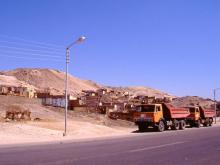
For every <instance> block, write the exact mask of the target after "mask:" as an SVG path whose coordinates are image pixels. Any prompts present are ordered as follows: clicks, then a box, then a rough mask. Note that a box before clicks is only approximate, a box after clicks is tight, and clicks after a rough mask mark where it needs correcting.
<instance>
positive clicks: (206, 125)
mask: <svg viewBox="0 0 220 165" xmlns="http://www.w3.org/2000/svg"><path fill="white" fill-rule="evenodd" d="M203 126H204V127H208V126H209V119H206V120H205V123H204V124H203Z"/></svg>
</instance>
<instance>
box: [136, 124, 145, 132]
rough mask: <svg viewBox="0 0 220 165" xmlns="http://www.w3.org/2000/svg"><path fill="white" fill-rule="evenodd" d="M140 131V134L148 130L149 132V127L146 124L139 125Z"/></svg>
mask: <svg viewBox="0 0 220 165" xmlns="http://www.w3.org/2000/svg"><path fill="white" fill-rule="evenodd" d="M138 130H139V131H140V132H144V131H146V130H147V125H146V124H144V123H141V124H138Z"/></svg>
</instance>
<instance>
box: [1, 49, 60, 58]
mask: <svg viewBox="0 0 220 165" xmlns="http://www.w3.org/2000/svg"><path fill="white" fill-rule="evenodd" d="M1 51H3V53H14V54H23V55H29V56H31V55H33V56H42V57H53V58H60V59H63V58H62V57H61V56H55V55H47V54H39V53H29V52H19V51H8V50H0V53H1Z"/></svg>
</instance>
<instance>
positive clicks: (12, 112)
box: [5, 105, 31, 121]
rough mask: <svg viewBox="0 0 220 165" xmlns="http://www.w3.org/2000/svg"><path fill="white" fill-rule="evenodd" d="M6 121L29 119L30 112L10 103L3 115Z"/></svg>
mask: <svg viewBox="0 0 220 165" xmlns="http://www.w3.org/2000/svg"><path fill="white" fill-rule="evenodd" d="M5 119H6V121H10V120H13V121H21V120H23V121H27V120H31V112H30V111H29V110H26V109H22V108H21V107H19V106H17V105H11V106H9V107H8V110H7V111H6V115H5Z"/></svg>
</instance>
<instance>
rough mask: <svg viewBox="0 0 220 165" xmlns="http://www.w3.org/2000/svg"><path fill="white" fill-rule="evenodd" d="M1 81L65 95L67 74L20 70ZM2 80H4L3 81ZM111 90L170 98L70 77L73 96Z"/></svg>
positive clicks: (4, 74) (5, 74)
mask: <svg viewBox="0 0 220 165" xmlns="http://www.w3.org/2000/svg"><path fill="white" fill-rule="evenodd" d="M0 73H1V74H0V76H1V77H0V80H1V82H2V84H7V85H9V84H10V83H11V84H12V85H13V84H17V85H18V84H26V85H27V84H28V85H32V86H34V87H36V88H37V89H39V90H45V89H50V91H52V93H53V94H63V93H64V80H65V73H64V72H61V71H58V70H53V69H37V68H35V69H34V68H18V69H15V70H10V71H1V72H0ZM1 78H2V79H1ZM103 87H104V88H111V89H113V90H117V91H120V92H125V91H126V92H127V91H128V92H129V93H130V94H133V95H134V96H136V95H148V96H156V97H163V96H169V94H167V93H165V92H161V91H159V90H156V89H152V88H147V87H107V86H102V85H98V84H97V83H95V82H93V81H90V80H82V79H79V78H76V77H74V76H72V75H69V89H70V91H71V93H72V94H74V95H76V94H79V93H80V92H81V91H82V90H96V89H99V88H103Z"/></svg>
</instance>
